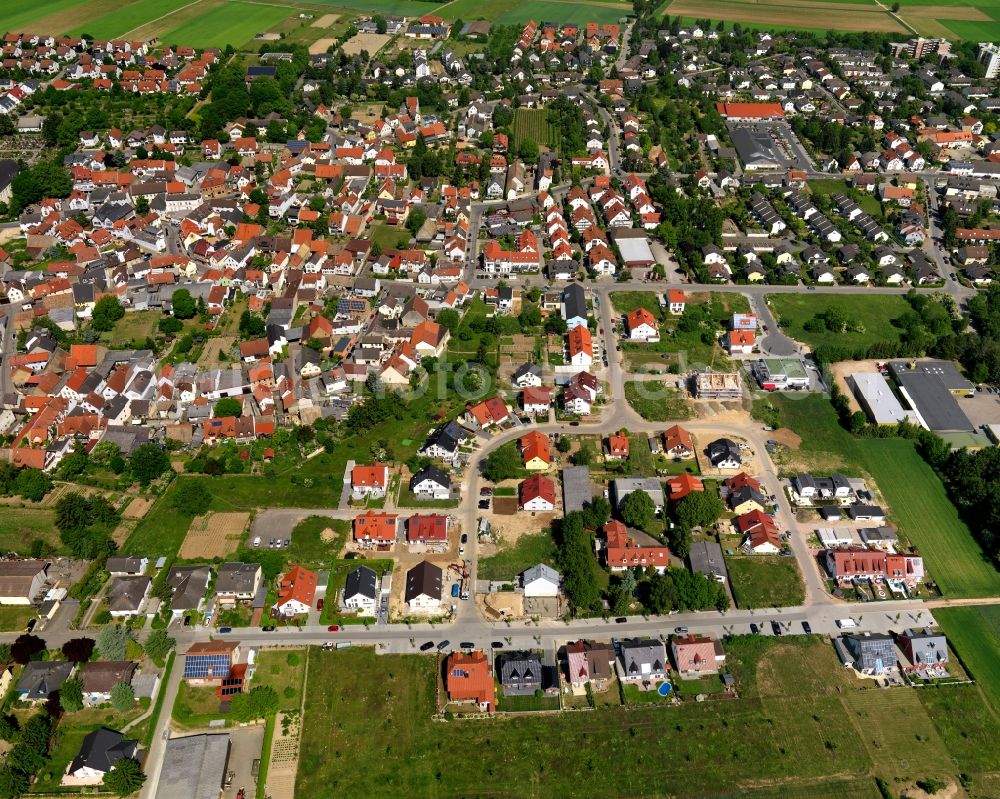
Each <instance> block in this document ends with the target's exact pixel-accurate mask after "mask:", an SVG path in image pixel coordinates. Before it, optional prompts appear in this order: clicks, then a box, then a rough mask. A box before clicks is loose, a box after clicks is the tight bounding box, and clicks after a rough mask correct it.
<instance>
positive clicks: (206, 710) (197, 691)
mask: <svg viewBox="0 0 1000 799" xmlns="http://www.w3.org/2000/svg"><path fill="white" fill-rule="evenodd" d="M216 719H228V716H227V715H226V713H223V712H221V711H220V710H219V697H217V696H216V695H215V686H213V685H204V686H196V687H192V686H190V685H188V684H187V683H186V682H184V681H181V684H180V685H179V686H178V689H177V698H176V699H175V700H174V710H173V720H174V721H175V722H177V723H178V724H179V725H180V726H182V727H188V728H194V727H207V726H208V723H209V722H210V721H214V720H216Z"/></svg>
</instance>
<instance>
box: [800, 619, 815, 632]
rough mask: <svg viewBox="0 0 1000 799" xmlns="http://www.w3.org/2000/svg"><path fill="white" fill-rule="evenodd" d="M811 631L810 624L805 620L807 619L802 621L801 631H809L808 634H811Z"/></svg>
mask: <svg viewBox="0 0 1000 799" xmlns="http://www.w3.org/2000/svg"><path fill="white" fill-rule="evenodd" d="M812 631H813V628H812V625H811V624H810V623H809V622H807V621H804V622H802V632H804V633H809V634H810V635H812Z"/></svg>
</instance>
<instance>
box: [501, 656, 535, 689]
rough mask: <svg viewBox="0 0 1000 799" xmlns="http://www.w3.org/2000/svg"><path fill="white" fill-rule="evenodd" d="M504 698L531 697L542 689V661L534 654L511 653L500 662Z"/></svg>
mask: <svg viewBox="0 0 1000 799" xmlns="http://www.w3.org/2000/svg"><path fill="white" fill-rule="evenodd" d="M500 684H501V685H502V686H503V693H504V696H531V695H532V694H534V693H535V691H537V690H539V689H540V688H541V687H542V659H541V658H540V657H539V656H538V655H536V654H535V653H534V652H509V653H507V654H505V655H503V656H502V657H501V660H500Z"/></svg>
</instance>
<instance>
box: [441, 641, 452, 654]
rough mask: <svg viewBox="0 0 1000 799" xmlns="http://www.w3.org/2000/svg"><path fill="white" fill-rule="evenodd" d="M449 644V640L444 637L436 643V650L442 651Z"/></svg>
mask: <svg viewBox="0 0 1000 799" xmlns="http://www.w3.org/2000/svg"><path fill="white" fill-rule="evenodd" d="M449 646H451V641H449V640H448V639H447V638H445V639H444V640H443V641H442V642H441V643H440V644H438V652H444V650H445V649H447V648H448V647H449Z"/></svg>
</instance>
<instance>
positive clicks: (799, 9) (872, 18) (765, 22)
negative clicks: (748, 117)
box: [659, 0, 1000, 41]
mask: <svg viewBox="0 0 1000 799" xmlns="http://www.w3.org/2000/svg"><path fill="white" fill-rule="evenodd" d="M890 5H891V3H881V4H879V3H876V2H875V0H751V2H741V0H708V2H700V1H699V0H667V2H665V3H664V4H663V5H662V6H661V7H660V9H659V13H661V14H662V13H668V14H670V16H671V17H674V16H680V17H681V18H682V19H683V20H684V24H690V23H691V22H692V21H693V20H694V19H704V18H706V17H708V18H709V19H712V20H721V21H724V22H725V23H726V27H729V26H730V25H732V24H733V23H739V24H741V25H742V26H743V27H744V28H751V29H755V30H770V31H775V32H781V31H788V30H805V31H809V32H812V33H816V34H818V35H822V34H823V33H824V32H825V31H826V30H835V31H849V32H859V31H860V32H863V31H875V32H879V33H889V32H892V33H896V32H899V33H902V32H904V31H905V30H906V27H905V26H906V25H909V26H910V27H912V28H913V29H914V30H916V31H917V32H918V33H919V34H920V35H922V36H927V37H943V38H947V39H971V40H972V41H983V40H993V41H996V40H997V39H998V38H1000V6H998V5H997V4H996V3H995V2H994V1H993V0H904V1H903V2H901V3H900V6H901V8H900V10H899V12H898V14H897V15H896V17H895V18H894V17H893V15H892V14H890V13H889V7H890ZM818 15H821V16H822V23H823V24H822V25H821V26H817V25H816V23H817V22H819V21H820V19H819V16H818Z"/></svg>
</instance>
